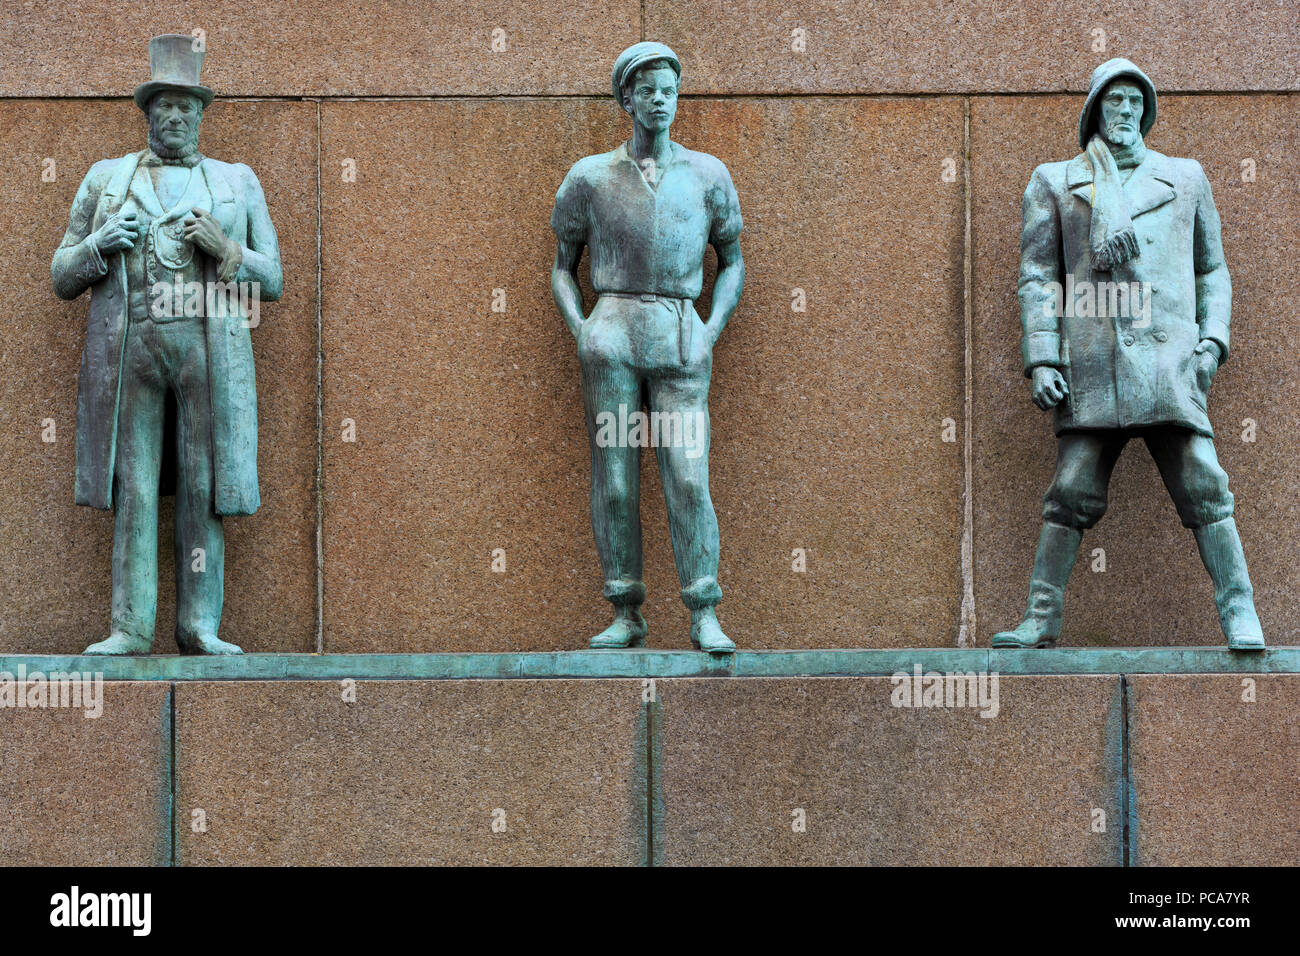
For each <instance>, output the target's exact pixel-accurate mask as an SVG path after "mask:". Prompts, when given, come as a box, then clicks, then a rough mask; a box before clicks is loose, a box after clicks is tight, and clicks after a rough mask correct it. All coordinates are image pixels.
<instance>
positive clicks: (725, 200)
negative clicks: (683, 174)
mask: <svg viewBox="0 0 1300 956" xmlns="http://www.w3.org/2000/svg"><path fill="white" fill-rule="evenodd" d="M711 193H712V195H711V196H710V201H711V204H712V206H713V223H712V225H711V227H710V229H709V242H710V244H712V245H713V246H714V247H717V246H724V245H726V244H728V243H731V242H735V241H736V240H737V239H738V238H740V230H741V227H742V226H743V225H744V222H743V221H742V220H741V218H740V197H739V196H737V195H736V187H735V186H734V185H733V184H732V182H731V174H730V173H728V172H727V167H725V166H723V165H722V164H721V163H719V164H718V181H717V184H716V185H715V186H714V187H713V189H712V190H711Z"/></svg>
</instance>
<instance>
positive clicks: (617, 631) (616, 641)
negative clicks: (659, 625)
mask: <svg viewBox="0 0 1300 956" xmlns="http://www.w3.org/2000/svg"><path fill="white" fill-rule="evenodd" d="M649 630H650V628H649V627H648V626H647V625H646V622H645V618H643V617H642V616H641V612H640V611H637V610H634V609H632V608H625V609H622V610H620V611H619V614H618V616H617V617H616V618H614V623H613V624H611V625H610V626H609V627H607V628H605V629H604V630H603V631H601V632H600V633H599V634H597V635H596V636H595V637H593V638H592V639H591V642H590V644H589V646H590V647H593V648H595V649H596V650H601V649H602V648H603V649H606V650H611V649H616V648H621V647H643V646H645V636H646V632H647V631H649Z"/></svg>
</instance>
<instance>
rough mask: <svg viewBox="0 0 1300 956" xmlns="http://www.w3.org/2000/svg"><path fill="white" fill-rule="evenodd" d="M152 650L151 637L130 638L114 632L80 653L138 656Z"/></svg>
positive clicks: (119, 632)
mask: <svg viewBox="0 0 1300 956" xmlns="http://www.w3.org/2000/svg"><path fill="white" fill-rule="evenodd" d="M152 648H153V638H152V637H147V638H146V637H131V636H130V635H129V634H123V633H122V632H121V631H114V632H113V633H112V634H110V635H108V637H107V638H105V639H104V640H102V641H98V642H96V643H94V644H91V645H90V646H89V647H88V648H86V649H85V650H84V651H82V652H81V653H83V654H101V655H118V654H123V655H126V654H129V655H140V654H148V653H149V651H150V650H151V649H152Z"/></svg>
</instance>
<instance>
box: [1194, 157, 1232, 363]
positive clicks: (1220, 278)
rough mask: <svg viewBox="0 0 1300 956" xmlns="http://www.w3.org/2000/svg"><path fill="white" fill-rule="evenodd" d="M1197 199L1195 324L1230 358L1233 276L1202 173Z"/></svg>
mask: <svg viewBox="0 0 1300 956" xmlns="http://www.w3.org/2000/svg"><path fill="white" fill-rule="evenodd" d="M1200 178H1201V181H1200V190H1199V195H1198V197H1197V202H1196V223H1195V226H1194V230H1193V233H1192V255H1193V257H1194V262H1193V265H1194V268H1195V272H1196V324H1197V326H1199V327H1200V330H1201V339H1202V340H1205V339H1209V340H1210V341H1211V342H1214V343H1215V344H1216V345H1218V346H1219V352H1220V355H1219V362H1220V364H1222V363H1223V362H1225V361H1227V358H1228V326H1229V325H1230V324H1231V321H1232V279H1231V278H1230V277H1229V276H1228V264H1227V262H1225V261H1224V258H1223V235H1222V231H1221V226H1220V224H1219V212H1218V210H1217V209H1215V208H1214V196H1213V195H1211V193H1210V181H1209V180H1208V179H1206V178H1205V172H1204V171H1203V170H1202V171H1201V174H1200Z"/></svg>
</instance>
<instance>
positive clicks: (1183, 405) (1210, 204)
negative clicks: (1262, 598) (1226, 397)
mask: <svg viewBox="0 0 1300 956" xmlns="http://www.w3.org/2000/svg"><path fill="white" fill-rule="evenodd" d="M1155 119H1156V91H1155V87H1154V86H1153V85H1152V83H1151V81H1150V80H1149V79H1148V78H1147V76H1146V74H1144V73H1143V72H1142V71H1141V70H1139V69H1138V68H1137V67H1136V66H1134V65H1133V64H1132V63H1130V62H1129V61H1128V60H1124V59H1114V60H1109V61H1107V62H1106V63H1103V64H1102V65H1101V66H1099V67H1098V68H1097V69H1096V70H1095V71H1094V72H1093V74H1092V80H1091V83H1090V84H1089V90H1088V96H1087V99H1086V100H1085V102H1084V105H1083V113H1082V115H1081V117H1080V119H1079V145H1080V146H1081V147H1082V148H1083V152H1082V153H1081V154H1079V155H1078V156H1076V157H1075V158H1074V159H1071V160H1069V161H1068V162H1058V163H1047V164H1044V165H1042V166H1039V167H1038V168H1037V169H1035V170H1034V173H1033V176H1032V177H1031V178H1030V180H1029V187H1028V189H1027V190H1026V191H1025V197H1024V203H1023V206H1022V216H1023V227H1022V232H1021V239H1020V248H1021V258H1020V289H1019V299H1020V317H1021V323H1022V326H1023V330H1024V337H1023V339H1022V341H1021V354H1022V358H1023V361H1024V370H1025V375H1026V376H1027V377H1029V378H1030V379H1031V380H1032V394H1033V400H1034V403H1035V404H1036V405H1037V406H1038V407H1039V408H1042V409H1049V408H1052V409H1055V430H1056V434H1057V436H1058V438H1059V447H1058V457H1057V465H1056V475H1055V477H1054V478H1053V479H1052V483H1051V486H1050V487H1049V488H1048V490H1047V494H1046V495H1045V496H1044V497H1043V528H1042V533H1041V535H1040V537H1039V541H1038V553H1037V556H1036V557H1035V559H1034V569H1033V575H1032V578H1031V580H1030V585H1029V605H1028V610H1027V611H1026V613H1025V619H1024V620H1023V621H1022V622H1021V623H1020V625H1019V626H1018V627H1016V628H1015V629H1013V630H1010V631H1003V632H1001V633H999V634H995V635H994V636H993V646H994V647H1050V646H1052V645H1053V644H1054V643H1055V642H1056V640H1057V638H1058V637H1059V635H1060V631H1061V609H1062V602H1063V599H1064V593H1065V585H1066V581H1067V580H1068V579H1069V576H1070V570H1071V568H1072V567H1073V565H1074V559H1075V555H1076V553H1077V552H1078V549H1079V544H1080V541H1081V537H1082V533H1083V531H1084V530H1086V529H1088V528H1091V527H1092V526H1093V525H1094V524H1096V523H1097V521H1099V520H1100V519H1101V516H1102V515H1103V514H1104V513H1105V511H1106V490H1107V485H1108V484H1109V481H1110V476H1111V471H1112V470H1113V469H1114V467H1115V462H1116V460H1117V459H1118V458H1119V455H1120V452H1121V451H1122V450H1123V448H1124V446H1125V444H1126V443H1127V442H1128V441H1129V439H1131V438H1141V439H1142V440H1143V441H1144V442H1145V443H1146V446H1147V449H1148V450H1149V451H1150V453H1151V455H1152V457H1153V458H1154V459H1155V462H1156V465H1157V466H1158V467H1159V469H1160V474H1161V476H1162V477H1163V479H1164V483H1165V486H1166V488H1168V489H1169V494H1170V496H1171V497H1172V498H1173V502H1174V505H1175V507H1176V508H1177V509H1178V515H1179V518H1180V519H1181V520H1182V523H1183V525H1184V526H1185V527H1187V528H1190V529H1191V530H1192V533H1193V534H1194V535H1195V537H1196V543H1197V546H1198V548H1199V549H1200V554H1201V558H1202V560H1203V561H1204V562H1205V567H1206V569H1207V570H1208V571H1209V573H1210V577H1211V579H1212V580H1213V582H1214V600H1215V604H1216V605H1217V607H1218V611H1219V621H1220V623H1221V625H1222V627H1223V632H1224V635H1225V636H1226V637H1227V641H1228V646H1229V647H1230V648H1233V649H1235V650H1242V651H1250V650H1261V649H1262V648H1263V647H1264V636H1263V630H1262V628H1261V627H1260V623H1259V617H1258V616H1257V615H1256V613H1255V603H1254V596H1253V591H1252V589H1251V585H1250V576H1249V575H1248V574H1247V572H1246V558H1245V556H1244V554H1243V552H1242V547H1241V539H1240V538H1239V537H1238V535H1237V527H1236V524H1235V523H1234V522H1233V519H1232V512H1233V499H1232V494H1231V492H1229V491H1228V476H1227V474H1226V473H1225V472H1224V470H1223V468H1222V467H1220V465H1219V460H1218V456H1217V455H1216V454H1215V449H1214V440H1213V436H1214V432H1213V430H1212V429H1211V428H1210V420H1209V417H1208V416H1207V415H1206V400H1207V395H1208V392H1209V388H1210V382H1211V381H1212V380H1213V378H1214V375H1215V372H1217V371H1218V368H1219V366H1220V365H1221V364H1222V363H1223V362H1225V361H1226V360H1227V358H1228V328H1229V319H1230V315H1231V311H1232V284H1231V282H1230V280H1229V278H1228V267H1227V265H1226V264H1225V263H1224V260H1223V245H1222V242H1221V239H1220V233H1219V214H1218V213H1217V212H1216V211H1215V208H1214V200H1213V198H1211V195H1210V184H1209V182H1208V181H1207V180H1206V178H1205V172H1204V170H1202V169H1201V166H1200V164H1199V163H1197V162H1196V161H1195V160H1191V159H1174V158H1172V157H1169V156H1163V155H1161V154H1160V153H1158V152H1156V151H1155V150H1153V149H1149V148H1148V147H1147V146H1146V145H1145V143H1144V141H1143V138H1144V137H1145V136H1146V135H1147V133H1148V132H1149V131H1150V130H1151V127H1152V125H1153V124H1154V123H1155ZM1063 288H1064V289H1065V293H1064V295H1063V293H1062V289H1063ZM1087 303H1091V307H1089V308H1079V306H1083V305H1085V304H1087ZM1110 303H1115V304H1117V305H1118V306H1119V307H1118V308H1111V307H1110V305H1109V304H1110ZM1125 304H1127V307H1125Z"/></svg>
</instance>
